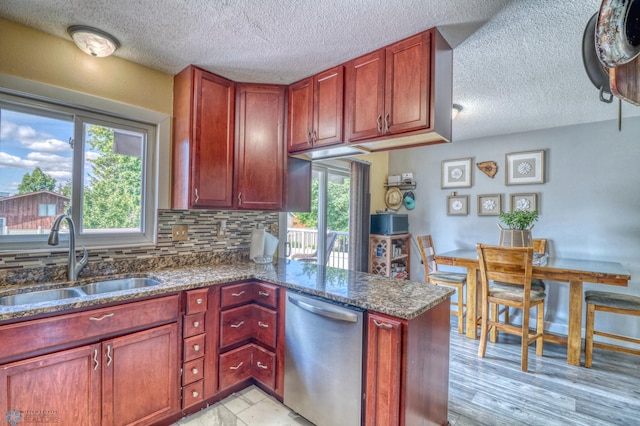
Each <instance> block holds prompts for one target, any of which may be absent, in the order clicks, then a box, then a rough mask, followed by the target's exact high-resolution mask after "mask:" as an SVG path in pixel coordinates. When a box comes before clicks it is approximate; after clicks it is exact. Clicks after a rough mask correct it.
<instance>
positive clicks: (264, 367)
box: [258, 361, 269, 370]
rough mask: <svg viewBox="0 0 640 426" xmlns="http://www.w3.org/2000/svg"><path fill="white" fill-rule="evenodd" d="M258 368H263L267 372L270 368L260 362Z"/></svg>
mask: <svg viewBox="0 0 640 426" xmlns="http://www.w3.org/2000/svg"><path fill="white" fill-rule="evenodd" d="M258 368H262V369H263V370H266V369H267V368H269V367H267V366H266V365H264V364H263V363H261V362H260V361H258Z"/></svg>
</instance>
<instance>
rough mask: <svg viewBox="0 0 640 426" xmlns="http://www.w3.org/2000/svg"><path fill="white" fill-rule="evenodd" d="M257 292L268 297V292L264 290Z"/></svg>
mask: <svg viewBox="0 0 640 426" xmlns="http://www.w3.org/2000/svg"><path fill="white" fill-rule="evenodd" d="M258 294H259V295H260V296H264V297H269V293H267V292H266V291H258Z"/></svg>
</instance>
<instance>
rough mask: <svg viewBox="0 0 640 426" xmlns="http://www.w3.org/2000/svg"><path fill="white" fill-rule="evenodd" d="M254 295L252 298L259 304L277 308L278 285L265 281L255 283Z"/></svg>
mask: <svg viewBox="0 0 640 426" xmlns="http://www.w3.org/2000/svg"><path fill="white" fill-rule="evenodd" d="M254 289H255V297H254V300H255V301H256V302H258V303H260V304H261V305H266V306H271V307H272V308H274V309H278V293H279V291H280V287H278V286H277V285H273V284H267V283H255V286H254Z"/></svg>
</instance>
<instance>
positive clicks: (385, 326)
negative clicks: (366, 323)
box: [373, 320, 393, 328]
mask: <svg viewBox="0 0 640 426" xmlns="http://www.w3.org/2000/svg"><path fill="white" fill-rule="evenodd" d="M373 322H374V324H375V325H376V327H380V328H393V326H392V325H391V324H386V323H384V322H378V321H377V320H373Z"/></svg>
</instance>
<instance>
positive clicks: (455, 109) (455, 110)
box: [451, 104, 462, 120]
mask: <svg viewBox="0 0 640 426" xmlns="http://www.w3.org/2000/svg"><path fill="white" fill-rule="evenodd" d="M460 111H462V105H458V104H453V106H452V107H451V119H452V120H455V119H456V117H457V116H458V114H460Z"/></svg>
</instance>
